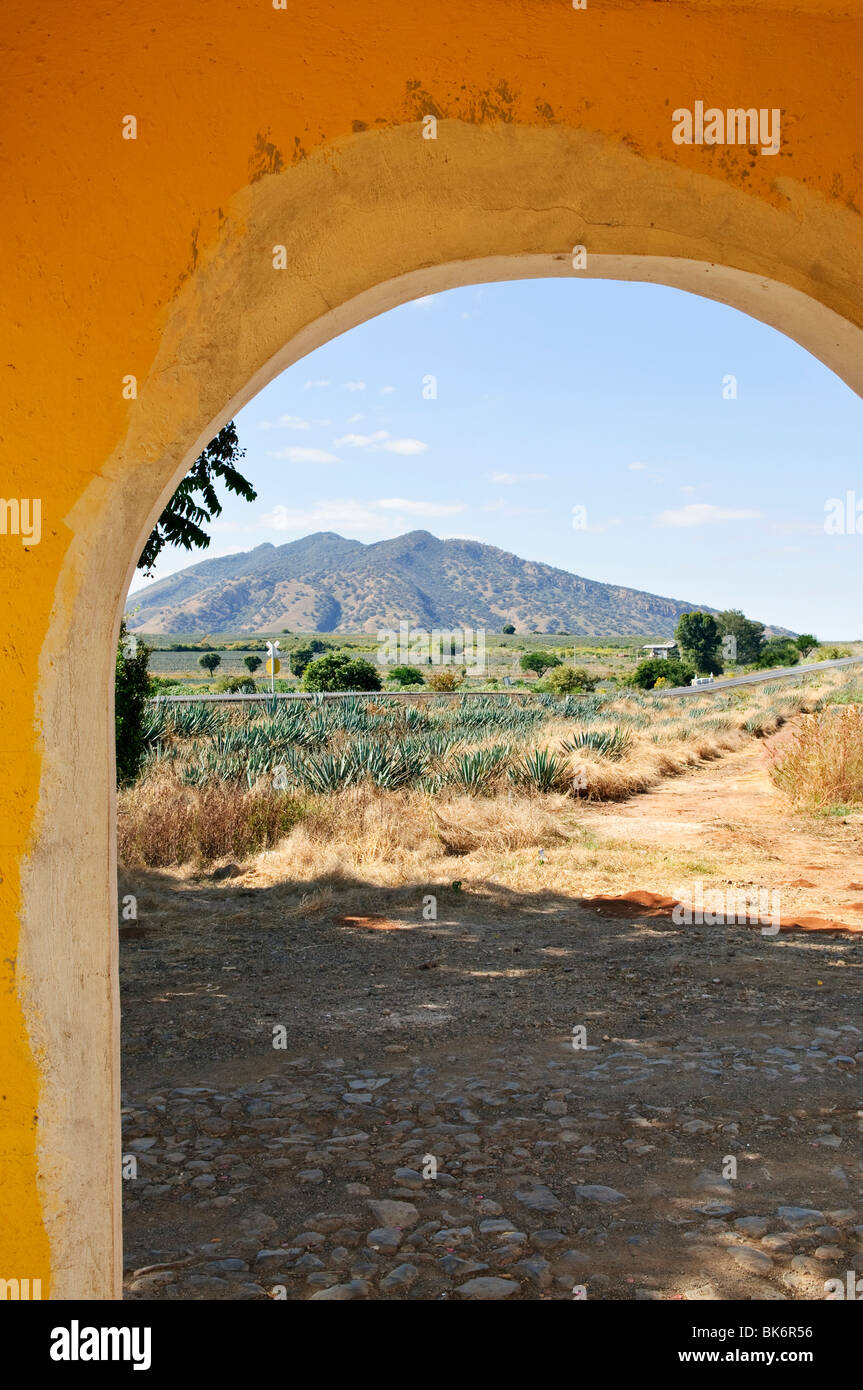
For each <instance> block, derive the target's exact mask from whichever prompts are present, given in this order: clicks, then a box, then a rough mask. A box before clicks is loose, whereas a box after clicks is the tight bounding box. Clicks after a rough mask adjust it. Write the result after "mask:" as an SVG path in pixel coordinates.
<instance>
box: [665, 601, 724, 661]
mask: <svg viewBox="0 0 863 1390" xmlns="http://www.w3.org/2000/svg"><path fill="white" fill-rule="evenodd" d="M674 638H675V641H676V642H677V645H678V647H679V648H680V650H681V652H682V653H683V655H684V656H685V657H687V658H688V660H689V661H691V662H692V664H693V665H694V666H695V669H696V671H697V672H698V673H699V675H714V676H717V675H719V673H720V672H721V670H722V662H721V660H720V657H719V647H720V644H721V641H722V638H721V636H720V633H719V624H718V623H717V621H716V619H715V618H714V617H713V615H712V613H701V612H696V613H684V614H683V615H682V617H681V618H680V621H679V622H678V624H677V629H676V631H675V634H674Z"/></svg>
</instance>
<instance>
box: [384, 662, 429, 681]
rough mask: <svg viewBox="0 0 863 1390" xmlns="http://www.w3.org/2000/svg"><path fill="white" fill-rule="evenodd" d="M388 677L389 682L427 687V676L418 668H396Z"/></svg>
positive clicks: (388, 673)
mask: <svg viewBox="0 0 863 1390" xmlns="http://www.w3.org/2000/svg"><path fill="white" fill-rule="evenodd" d="M387 675H388V678H389V680H391V681H397V682H398V684H399V685H425V676H424V675H423V673H422V671H418V670H417V668H416V666H394V667H393V668H392V670H391V671H389V672H387Z"/></svg>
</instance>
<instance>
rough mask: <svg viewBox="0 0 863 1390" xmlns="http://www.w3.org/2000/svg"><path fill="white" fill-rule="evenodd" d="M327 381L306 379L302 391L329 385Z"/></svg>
mask: <svg viewBox="0 0 863 1390" xmlns="http://www.w3.org/2000/svg"><path fill="white" fill-rule="evenodd" d="M329 384H330V383H329V382H328V381H307V382H305V383H304V385H303V390H304V391H313V390H315V389H316V388H318V387H320V386H329Z"/></svg>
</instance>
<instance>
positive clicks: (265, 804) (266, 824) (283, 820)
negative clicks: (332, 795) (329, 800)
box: [117, 773, 303, 868]
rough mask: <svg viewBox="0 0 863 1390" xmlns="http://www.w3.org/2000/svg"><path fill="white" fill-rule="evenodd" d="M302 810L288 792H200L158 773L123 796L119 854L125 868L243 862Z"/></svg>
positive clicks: (219, 786)
mask: <svg viewBox="0 0 863 1390" xmlns="http://www.w3.org/2000/svg"><path fill="white" fill-rule="evenodd" d="M302 811H303V804H302V802H301V801H300V800H299V799H298V798H297V797H293V796H290V795H288V794H287V793H285V792H275V791H272V790H271V789H269V788H266V787H263V788H256V789H255V790H254V791H251V792H243V791H241V790H240V789H239V788H238V787H236V786H235V785H232V784H230V783H216V784H215V785H213V786H210V787H205V788H202V789H200V790H198V789H197V788H195V789H193V788H189V787H183V786H181V785H180V784H179V783H178V782H177V781H176V780H175V779H174V778H173V777H171V776H170V775H168V774H164V773H159V774H155V775H154V776H152V777H149V778H147V779H146V781H144V782H140V783H138V785H137V786H135V787H131V788H129V789H126V790H124V791H121V792H120V794H119V807H118V817H117V852H118V856H119V859H120V863H121V864H123V865H124V866H125V867H126V868H161V867H164V866H167V865H170V864H208V863H212V862H214V861H215V860H217V859H223V858H229V857H230V858H242V857H244V856H245V855H248V854H251V853H254V852H255V851H256V850H259V849H265V848H267V847H268V846H270V845H274V844H278V842H279V841H280V840H281V839H283V838H284V836H285V835H287V834H288V832H289V831H290V829H291V827H292V826H293V825H295V824H296V822H297V820H298V819H299V818H300V816H301V815H302Z"/></svg>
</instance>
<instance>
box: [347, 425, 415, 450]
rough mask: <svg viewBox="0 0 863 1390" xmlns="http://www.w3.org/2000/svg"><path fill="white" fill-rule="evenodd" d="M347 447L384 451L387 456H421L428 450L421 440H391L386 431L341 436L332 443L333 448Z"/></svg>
mask: <svg viewBox="0 0 863 1390" xmlns="http://www.w3.org/2000/svg"><path fill="white" fill-rule="evenodd" d="M343 446H347V447H348V448H351V449H371V450H374V451H376V450H378V449H385V450H386V451H387V453H388V454H422V453H424V452H425V450H426V449H427V448H428V445H427V444H424V443H423V441H422V440H421V439H391V438H390V435H389V431H388V430H375V432H374V434H343V435H342V436H341V438H340V439H336V440H334V441H333V448H334V449H340V448H342V447H343Z"/></svg>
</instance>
